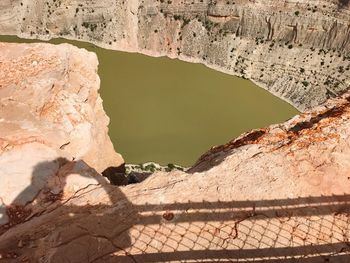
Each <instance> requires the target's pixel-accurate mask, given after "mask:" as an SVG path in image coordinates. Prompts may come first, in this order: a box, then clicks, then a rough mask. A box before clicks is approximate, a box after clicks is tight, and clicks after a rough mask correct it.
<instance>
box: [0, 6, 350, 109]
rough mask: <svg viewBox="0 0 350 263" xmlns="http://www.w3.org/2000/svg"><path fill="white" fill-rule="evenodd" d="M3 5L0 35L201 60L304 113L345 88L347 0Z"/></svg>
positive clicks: (349, 66) (349, 59) (349, 58)
mask: <svg viewBox="0 0 350 263" xmlns="http://www.w3.org/2000/svg"><path fill="white" fill-rule="evenodd" d="M0 7H1V10H2V12H1V14H0V33H1V34H15V35H18V36H20V37H25V38H41V39H50V38H53V37H65V38H70V39H76V40H84V41H90V42H93V43H95V44H97V45H99V46H102V47H105V48H111V49H117V50H126V51H133V52H141V53H145V54H149V55H152V56H163V55H167V56H169V57H173V58H176V57H177V58H180V59H182V60H186V61H192V62H200V63H204V64H206V65H207V66H209V67H211V68H214V69H217V70H220V71H223V72H226V73H229V74H233V75H238V76H241V77H245V78H249V79H251V80H252V81H254V82H255V83H257V84H258V85H259V86H261V87H263V88H265V89H267V90H269V91H270V92H272V93H273V94H275V95H277V96H279V97H281V98H283V99H285V100H286V101H288V102H290V103H292V104H293V105H294V106H295V107H296V108H298V109H300V110H302V111H304V110H306V109H310V108H313V107H315V106H317V105H319V104H321V103H323V102H325V101H326V99H328V98H330V97H334V96H336V95H339V94H341V93H343V92H344V91H346V90H347V89H348V87H349V79H350V78H349V76H350V54H349V51H350V45H349V43H350V27H349V21H348V18H349V15H350V14H349V12H350V10H349V1H346V0H323V1H316V0H308V1H306V0H299V1H280V0H236V1H232V0H215V1H214V0H193V1H180V0H159V1H153V0H143V1H137V0H132V1H112V0H105V1H88V0H83V1H55V0H50V1H43V0H40V1H26V0H25V1H23V0H22V1H21V0H16V1H2V3H1V4H0Z"/></svg>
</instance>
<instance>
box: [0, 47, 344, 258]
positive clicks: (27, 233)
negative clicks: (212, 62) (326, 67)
mask: <svg viewBox="0 0 350 263" xmlns="http://www.w3.org/2000/svg"><path fill="white" fill-rule="evenodd" d="M0 47H1V49H2V50H3V51H2V52H1V56H2V57H1V61H2V64H1V71H0V74H5V73H4V72H6V75H7V77H6V78H1V79H2V80H3V84H2V88H1V89H0V92H1V93H0V94H1V97H0V98H1V103H5V102H7V103H10V102H11V103H12V104H8V105H13V107H14V109H16V107H15V106H16V105H22V104H25V103H28V104H29V106H27V109H28V110H27V111H25V112H24V111H21V114H23V115H24V114H29V113H30V112H31V109H32V108H31V106H30V105H31V104H30V103H32V104H33V103H39V102H40V98H42V99H43V101H44V98H46V97H44V95H43V94H45V90H41V89H42V87H44V85H38V84H36V85H34V84H33V83H37V82H35V80H42V82H43V83H47V82H49V81H50V80H51V79H52V78H53V79H55V78H54V77H53V76H54V75H53V73H54V72H57V70H58V69H60V65H61V64H60V63H59V62H60V61H67V59H68V61H70V59H71V58H72V57H73V58H74V57H75V56H79V54H81V52H82V53H83V54H84V58H85V59H87V58H89V56H91V54H90V53H87V52H86V51H83V50H78V49H76V48H73V47H71V46H68V45H60V46H57V47H55V46H52V45H46V44H40V45H4V44H1V46H0ZM16 47H18V48H20V49H19V50H21V51H20V52H24V54H23V56H22V55H21V56H19V55H16V54H18V53H16V52H15V51H14V50H15V48H16ZM24 47H25V48H24ZM6 50H8V51H6ZM33 50H36V52H34V51H33ZM49 50H51V51H50V52H53V53H54V54H56V55H57V57H56V59H53V61H52V63H56V64H54V65H55V66H54V67H50V66H49V64H46V66H45V67H44V69H43V70H44V71H43V72H42V73H41V74H44V75H45V76H47V77H46V78H45V79H44V78H40V76H44V75H40V74H39V75H38V73H37V69H38V68H40V65H41V63H46V62H45V61H47V59H48V58H50V55H49V54H51V53H48V52H49ZM67 50H74V52H71V53H65V52H67ZM29 51H30V52H29ZM18 52H19V51H18ZM25 52H29V54H41V52H44V54H45V56H44V57H41V58H40V59H39V58H37V59H36V61H37V64H36V66H37V65H39V67H33V64H32V63H33V61H32V60H31V59H30V58H28V59H26V60H24V59H23V57H25V54H27V53H25ZM57 52H58V53H57ZM60 52H63V53H64V54H66V55H67V56H63V57H62V58H61V59H58V58H60V56H58V54H59V53H60ZM6 54H8V55H6ZM11 54H12V55H11ZM10 55H11V56H12V57H13V56H14V57H15V59H11V60H9V59H7V57H10ZM13 60H16V61H22V62H21V63H17V64H14V65H13V66H14V68H13V69H12V70H10V68H9V67H3V65H4V61H13ZM42 61H44V62H42ZM94 61H95V62H96V59H93V60H92V61H91V63H88V65H86V67H90V65H94ZM11 63H13V62H11ZM11 65H12V64H11ZM29 65H31V66H29ZM65 65H69V63H66V64H65ZM84 65H85V64H84ZM93 67H94V68H95V66H93ZM20 68H23V70H21V74H18V73H16V72H17V70H19V69H20ZM73 68H74V69H75V70H77V67H73ZM33 69H35V71H34V73H35V74H34V73H32V72H33V71H32V70H33ZM58 72H60V71H59V70H58ZM65 72H70V71H69V70H67V71H65ZM16 74H17V75H16ZM29 74H34V75H33V78H29V77H28V76H29ZM57 74H59V73H57ZM14 75H16V76H18V77H16V78H11V77H9V76H14ZM68 75H69V74H68ZM19 76H21V78H19ZM31 76H32V75H31ZM88 76H89V77H92V78H95V77H96V74H95V73H94V74H88ZM59 79H60V80H62V81H63V80H65V78H64V77H62V76H61V75H60V78H59ZM73 79H74V78H71V79H70V81H69V82H66V86H65V87H66V88H65V89H60V90H66V89H67V91H69V89H68V87H70V85H72V83H71V82H73V83H75V82H74V80H73ZM84 79H85V78H84ZM4 80H6V81H7V82H6V83H4ZM19 80H26V81H25V83H26V86H21V85H20V83H22V81H19ZM30 80H31V81H30ZM44 80H45V81H44ZM74 86H75V85H74ZM83 86H84V85H83ZM20 87H21V89H20ZM24 87H26V88H24ZM38 89H39V90H41V92H40V93H39V94H38V95H37V96H36V97H34V96H32V97H28V96H26V98H27V100H26V101H23V102H21V103H19V101H20V99H21V98H22V97H21V96H24V95H23V94H25V92H26V90H29V91H32V93H34V92H38ZM6 90H7V91H8V93H5V92H6ZM18 90H22V92H18ZM96 90H97V87H96V86H91V87H90V88H89V89H87V90H86V92H88V91H89V92H93V94H95V95H96ZM47 94H54V91H53V90H51V91H50V92H47ZM70 94H71V93H70V92H67V94H66V96H67V97H66V100H68V99H69V97H70ZM72 94H74V96H77V94H79V92H73V93H72ZM9 96H11V99H8V97H9ZM71 96H73V95H71ZM4 98H5V99H4ZM30 98H31V99H30ZM34 98H35V100H34ZM77 100H78V99H77ZM8 101H10V102H8ZM38 101H39V102H38ZM55 101H59V100H55ZM63 101H65V100H63ZM78 101H79V100H78ZM83 101H85V100H83ZM88 101H90V102H89V103H92V101H91V100H90V99H89V100H88ZM15 102H17V103H15ZM85 103H87V102H85ZM2 105H3V104H2ZM64 105H65V104H64V103H61V104H59V105H58V106H57V108H56V110H57V112H64V110H63V109H64ZM73 105H75V104H73ZM84 105H85V104H84ZM97 105H98V106H96V107H95V108H93V110H91V114H92V115H93V114H97V113H96V112H99V110H102V108H101V107H100V104H97ZM81 107H83V106H81ZM2 109H3V110H2V111H1V114H3V112H6V111H5V109H10V107H2ZM34 112H35V111H34ZM8 114H10V113H8ZM32 114H34V113H32ZM7 116H11V115H6V116H5V117H6V118H5V117H2V118H3V121H1V123H0V129H2V130H1V133H0V134H1V136H3V134H5V135H6V136H10V134H11V136H13V135H17V134H22V133H23V129H24V128H27V129H29V128H28V127H30V131H36V130H37V129H40V131H41V133H40V135H41V136H42V137H40V138H43V139H42V141H44V139H46V140H48V139H47V138H48V137H45V134H46V132H47V130H49V129H48V128H47V127H48V125H49V123H51V122H50V121H49V120H46V119H44V120H43V121H32V122H30V125H29V124H26V125H24V124H22V126H20V124H21V123H22V122H21V121H20V120H24V119H29V120H30V118H29V117H26V118H24V117H21V118H20V117H18V119H17V120H18V121H16V122H14V121H12V120H13V119H14V117H13V118H12V119H11V118H9V117H7ZM15 116H16V115H15ZM24 116H28V115H24ZM31 118H33V119H39V116H36V115H34V117H31ZM106 120H107V119H106V118H105V119H104V121H105V122H104V124H105V125H106V123H107V121H106ZM8 123H9V124H8ZM45 123H46V126H44V127H43V124H45ZM10 124H11V125H10ZM16 125H17V126H16ZM51 125H54V122H53V123H52V124H51ZM95 125H97V126H98V127H96V126H95ZM60 126H63V124H61V125H60ZM45 127H46V128H45ZM55 127H56V126H55ZM104 127H106V126H104V125H98V124H97V123H96V122H91V126H90V128H91V129H92V130H94V129H95V128H96V129H97V128H98V131H99V132H100V133H102V135H103V136H105V133H104V132H105V131H106V129H105V128H104ZM10 128H11V129H10ZM6 131H11V132H6ZM61 133H63V134H64V131H61V130H60V129H59V127H57V128H56V130H55V132H52V135H51V136H53V137H51V138H56V137H55V136H57V138H61V137H59V135H60V134H61ZM100 133H97V134H100ZM100 135H101V134H100ZM37 136H38V135H37ZM5 138H7V137H5ZM2 140H3V139H2ZM57 141H58V139H56V140H54V141H50V144H49V143H42V142H41V141H36V142H31V143H25V142H24V143H17V144H16V145H13V146H12V147H10V148H4V149H3V150H2V151H1V152H0V162H1V173H0V178H1V186H0V187H1V188H0V197H1V198H0V200H1V202H2V203H3V205H2V207H1V211H0V215H1V220H2V221H1V222H0V261H1V262H6V263H7V262H11V263H12V262H72V263H80V262H213V261H225V262H252V261H254V262H283V263H285V262H305V263H306V262H308V263H309V262H315V263H316V262H336V263H338V262H344V263H345V262H349V259H350V243H349V238H350V224H349V223H350V218H349V213H350V176H349V174H350V161H349V156H350V145H349V141H350V94H349V93H346V94H344V95H343V96H342V97H339V98H336V99H330V100H328V101H327V103H325V104H324V105H323V106H320V107H317V108H315V109H314V110H313V111H310V112H306V113H304V114H301V115H299V116H296V117H294V118H293V119H291V120H289V121H287V122H286V123H283V124H279V125H273V126H270V127H267V128H264V129H260V130H255V131H252V132H249V133H247V134H243V135H242V136H241V137H239V138H237V139H236V140H233V141H231V142H229V143H227V144H225V145H222V146H217V147H214V148H213V149H211V150H210V151H209V152H208V153H206V154H204V155H203V156H202V157H201V158H200V159H199V160H198V162H197V163H196V164H195V165H194V166H193V167H191V168H190V169H189V170H187V171H180V170H173V171H171V172H166V171H157V172H155V173H153V174H152V175H150V176H149V177H148V178H147V179H145V180H144V181H142V182H141V183H138V184H131V185H127V186H123V187H118V186H113V185H111V184H109V183H107V181H106V179H105V178H104V177H102V176H101V175H100V174H99V173H98V172H97V171H96V170H95V169H93V168H91V167H90V166H89V165H88V163H89V161H88V160H89V159H88V158H87V159H86V161H84V160H85V159H84V154H82V155H80V156H76V160H73V161H72V158H71V157H66V155H69V154H71V155H73V154H75V152H74V151H73V150H74V148H73V149H72V151H68V150H69V147H68V146H67V148H64V149H59V148H60V147H57V145H59V144H56V142H57ZM73 142H74V143H81V141H80V139H78V138H76V139H75V140H74V141H73V140H72V144H73ZM89 145H91V144H89ZM100 146H102V144H100ZM97 149H101V148H96V150H97ZM104 150H105V149H104ZM96 156H97V153H96ZM95 161H96V162H102V163H103V162H105V160H104V159H99V158H96V160H95ZM102 163H97V164H96V165H98V164H100V165H101V166H103V165H102ZM105 163H108V162H105ZM90 165H91V166H92V164H91V162H90ZM118 166H120V164H117V163H116V164H114V167H118ZM3 182H5V186H6V187H5V186H4V185H3Z"/></svg>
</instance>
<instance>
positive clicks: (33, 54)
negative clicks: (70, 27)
mask: <svg viewBox="0 0 350 263" xmlns="http://www.w3.org/2000/svg"><path fill="white" fill-rule="evenodd" d="M97 65H98V61H97V58H96V55H95V54H93V53H90V52H88V51H86V50H83V49H78V48H76V47H73V46H71V45H67V44H63V45H59V46H55V45H48V44H32V45H26V44H5V43H0V167H1V169H0V180H1V184H0V200H1V202H2V205H3V206H2V207H4V205H8V204H11V203H13V202H14V201H15V200H16V204H18V205H25V204H26V203H28V202H31V201H32V199H33V198H34V197H35V196H36V195H37V194H38V193H39V192H40V190H41V188H42V187H43V186H44V185H45V184H46V181H47V178H48V177H49V176H50V175H52V174H54V173H55V172H56V170H57V169H58V167H59V162H56V163H47V162H49V161H52V160H58V159H59V158H65V159H67V160H70V161H72V160H75V159H76V160H83V161H85V162H86V163H87V164H88V165H90V166H92V167H94V168H95V169H96V170H97V171H99V172H102V171H103V170H104V169H106V168H108V167H111V166H119V165H120V164H122V163H123V162H124V161H123V159H122V157H121V156H120V155H119V154H117V153H116V152H115V151H114V148H113V145H112V143H111V141H110V139H109V137H108V127H107V126H108V123H109V118H108V117H107V116H106V114H105V112H104V110H103V107H102V100H101V98H100V96H99V94H98V89H99V84H100V80H99V77H98V75H97ZM39 163H44V164H43V165H42V167H40V169H38V167H37V165H38V164H39ZM45 163H46V164H45ZM34 175H35V176H34ZM29 185H32V187H31V188H29V189H27V192H26V194H24V195H22V196H21V198H19V199H18V198H17V197H18V195H19V194H20V193H21V192H22V191H24V189H26V188H27V187H28V186H29ZM16 198H17V199H16ZM3 209H4V208H2V210H3ZM0 214H1V215H0V222H1V221H2V222H5V221H7V220H8V218H7V217H6V213H4V211H2V212H1V211H0Z"/></svg>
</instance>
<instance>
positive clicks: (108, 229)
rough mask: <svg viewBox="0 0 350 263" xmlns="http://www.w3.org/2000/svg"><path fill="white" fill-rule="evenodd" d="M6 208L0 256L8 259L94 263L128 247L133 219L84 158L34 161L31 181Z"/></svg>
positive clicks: (131, 211)
mask: <svg viewBox="0 0 350 263" xmlns="http://www.w3.org/2000/svg"><path fill="white" fill-rule="evenodd" d="M120 208H125V209H120ZM116 209H118V213H113V210H116ZM5 211H6V217H7V223H6V224H3V225H0V260H1V259H7V262H19V261H21V260H24V262H38V260H39V261H40V262H41V261H42V262H77V263H78V262H96V261H98V259H99V258H102V257H104V256H106V255H110V254H113V253H115V252H118V251H119V252H120V251H121V250H123V249H125V248H127V247H129V246H130V242H131V241H130V237H129V234H128V230H129V229H130V228H131V227H132V223H131V222H133V220H132V218H133V217H137V212H136V210H134V209H133V206H132V204H131V203H130V202H129V201H128V200H127V198H126V197H125V195H124V194H123V193H122V191H120V190H119V188H118V187H116V186H113V185H110V184H109V183H108V182H107V181H106V179H105V178H104V177H102V176H101V175H99V174H98V173H97V172H96V171H95V170H94V169H92V168H91V167H89V166H88V165H87V164H86V163H85V162H83V161H81V160H79V161H74V162H71V161H68V160H67V159H65V158H57V159H56V160H53V161H45V162H41V163H39V164H37V165H36V166H35V167H34V169H33V172H32V178H31V184H30V185H29V186H27V187H26V188H25V189H24V190H23V191H21V193H20V194H18V195H17V196H16V198H15V199H14V200H13V202H12V203H11V204H10V205H8V206H6V209H5ZM0 213H1V211H0ZM135 220H136V218H135ZM115 222H119V224H118V225H115ZM120 222H123V223H120ZM25 224H26V226H25ZM17 225H18V227H19V228H21V226H23V228H25V229H26V231H25V235H22V234H21V233H22V232H23V231H22V232H21V233H19V232H17V230H16V229H18V227H15V226H17ZM20 225H21V226H20ZM23 228H22V229H23ZM127 258H128V257H127ZM124 261H125V260H124ZM125 262H126V261H125Z"/></svg>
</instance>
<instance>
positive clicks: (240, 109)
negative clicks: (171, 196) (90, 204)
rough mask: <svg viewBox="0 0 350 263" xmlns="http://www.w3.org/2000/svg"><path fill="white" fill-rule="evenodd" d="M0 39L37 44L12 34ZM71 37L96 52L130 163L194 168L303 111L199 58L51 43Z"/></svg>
mask: <svg viewBox="0 0 350 263" xmlns="http://www.w3.org/2000/svg"><path fill="white" fill-rule="evenodd" d="M0 41H7V42H38V41H34V40H24V39H20V38H17V37H10V36H0ZM67 42H68V43H71V44H73V45H75V46H78V47H81V48H86V49H88V50H90V51H93V52H95V53H97V56H98V59H99V70H98V72H99V75H100V78H101V89H100V92H101V96H102V99H103V106H104V109H105V111H106V112H107V114H108V116H109V117H110V119H111V123H110V125H109V135H110V137H111V139H112V141H113V144H114V146H115V148H116V150H117V151H118V152H119V153H121V154H122V155H123V157H124V159H125V160H126V162H127V163H144V162H147V161H155V162H158V163H161V164H168V163H176V164H179V165H183V166H189V165H191V164H193V163H194V162H195V161H196V159H197V158H198V157H199V156H200V155H201V154H202V153H204V152H205V151H206V150H208V149H209V148H210V147H212V146H214V145H218V144H223V143H226V142H228V141H229V140H231V139H233V138H235V137H237V136H238V135H240V134H241V133H242V132H245V131H248V130H250V129H253V128H259V127H264V126H267V125H270V124H273V123H279V122H283V121H285V120H286V119H288V118H290V117H292V116H294V115H295V114H297V113H298V111H297V110H296V109H295V108H293V107H292V106H291V105H289V104H288V103H286V102H284V101H282V100H281V99H278V98H277V97H275V96H273V95H271V94H270V93H268V92H267V91H265V90H263V89H262V88H259V87H257V86H256V85H255V84H253V83H252V82H251V81H249V80H244V79H241V78H238V77H234V76H230V75H227V74H224V73H220V72H217V71H214V70H211V69H209V68H206V67H205V66H203V65H201V64H192V63H187V62H182V61H179V60H172V59H169V58H165V57H162V58H152V57H148V56H145V55H141V54H133V53H125V52H118V51H112V50H106V49H102V48H98V47H96V46H94V45H92V44H89V43H84V42H78V41H70V40H64V39H55V40H52V41H50V43H53V44H59V43H67Z"/></svg>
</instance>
